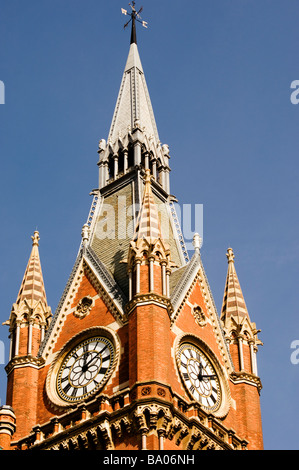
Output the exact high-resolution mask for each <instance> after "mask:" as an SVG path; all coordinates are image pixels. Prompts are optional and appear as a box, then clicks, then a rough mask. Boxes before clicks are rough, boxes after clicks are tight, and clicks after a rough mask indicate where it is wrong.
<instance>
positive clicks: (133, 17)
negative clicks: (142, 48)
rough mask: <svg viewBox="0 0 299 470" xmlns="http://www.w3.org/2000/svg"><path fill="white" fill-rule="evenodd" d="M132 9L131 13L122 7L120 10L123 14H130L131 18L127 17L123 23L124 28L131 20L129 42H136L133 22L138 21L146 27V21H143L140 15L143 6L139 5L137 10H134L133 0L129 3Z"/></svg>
mask: <svg viewBox="0 0 299 470" xmlns="http://www.w3.org/2000/svg"><path fill="white" fill-rule="evenodd" d="M129 5H130V7H131V9H132V11H131V13H128V11H127V10H125V9H124V8H121V12H122V13H123V14H124V15H128V16H131V18H130V19H129V21H128V22H127V23H126V24H125V25H124V29H125V28H126V27H127V26H128V24H129V23H130V22H131V21H132V34H131V43H132V42H135V43H137V41H136V28H135V22H136V21H138V23H141V24H142V26H143V27H144V28H147V22H146V21H143V20H142V18H141V16H140V13H141V12H142V10H143V7H141V8H140V9H139V10H138V11H136V9H135V2H134V1H133V2H132V3H129Z"/></svg>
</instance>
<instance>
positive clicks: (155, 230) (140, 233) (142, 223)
mask: <svg viewBox="0 0 299 470" xmlns="http://www.w3.org/2000/svg"><path fill="white" fill-rule="evenodd" d="M158 238H160V239H161V240H162V233H161V226H160V221H159V214H158V209H157V206H156V203H155V201H154V196H153V193H152V188H151V174H150V170H145V188H144V193H143V201H142V205H141V209H140V212H139V215H138V219H137V224H136V227H135V233H134V236H133V240H134V241H136V240H137V239H146V240H147V241H148V242H149V243H153V242H154V241H155V240H157V239H158Z"/></svg>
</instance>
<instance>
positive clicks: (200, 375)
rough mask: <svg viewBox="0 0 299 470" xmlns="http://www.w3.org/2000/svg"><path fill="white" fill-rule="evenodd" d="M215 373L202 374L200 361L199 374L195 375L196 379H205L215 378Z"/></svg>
mask: <svg viewBox="0 0 299 470" xmlns="http://www.w3.org/2000/svg"><path fill="white" fill-rule="evenodd" d="M215 377H216V375H215V374H210V375H208V374H203V366H202V363H201V362H200V363H199V374H198V376H197V378H198V380H200V381H201V380H205V379H215Z"/></svg>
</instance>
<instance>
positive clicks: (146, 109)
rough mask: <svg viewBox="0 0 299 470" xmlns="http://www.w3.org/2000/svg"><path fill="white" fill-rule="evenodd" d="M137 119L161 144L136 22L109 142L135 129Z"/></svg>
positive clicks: (149, 134) (148, 133)
mask: <svg viewBox="0 0 299 470" xmlns="http://www.w3.org/2000/svg"><path fill="white" fill-rule="evenodd" d="M137 121H138V122H139V124H140V126H141V128H142V129H143V128H144V129H145V132H146V134H147V136H148V137H151V136H152V137H153V138H154V139H155V141H156V142H155V144H156V145H157V144H158V143H159V135H158V130H157V125H156V121H155V117H154V112H153V108H152V104H151V100H150V95H149V92H148V88H147V84H146V80H145V76H144V72H143V67H142V64H141V60H140V56H139V52H138V47H137V43H136V35H134V30H133V26H132V39H131V45H130V50H129V54H128V58H127V62H126V66H125V70H124V73H123V77H122V81H121V85H120V90H119V94H118V98H117V102H116V106H115V110H114V114H113V118H112V122H111V127H110V131H109V135H108V142H111V143H114V142H115V141H117V139H118V138H119V137H120V136H121V137H124V136H125V135H127V133H128V130H130V129H131V130H133V129H134V128H135V127H136V122H137Z"/></svg>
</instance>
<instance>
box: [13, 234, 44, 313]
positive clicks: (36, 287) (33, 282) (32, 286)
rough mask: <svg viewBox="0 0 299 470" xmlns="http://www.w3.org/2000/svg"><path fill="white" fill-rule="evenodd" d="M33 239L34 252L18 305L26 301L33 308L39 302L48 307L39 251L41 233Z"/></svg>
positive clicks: (22, 285)
mask: <svg viewBox="0 0 299 470" xmlns="http://www.w3.org/2000/svg"><path fill="white" fill-rule="evenodd" d="M31 238H32V250H31V254H30V257H29V261H28V264H27V268H26V271H25V274H24V277H23V281H22V284H21V288H20V291H19V294H18V297H17V300H16V304H17V305H19V304H20V303H21V301H22V300H26V302H27V304H28V305H29V306H30V307H31V308H33V307H34V305H35V304H36V303H37V302H38V301H41V302H42V304H43V305H44V306H46V305H47V297H46V292H45V286H44V280H43V274H42V268H41V262H40V257H39V250H38V247H39V240H40V237H39V232H38V231H37V230H36V231H35V232H34V235H33V236H32V237H31Z"/></svg>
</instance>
